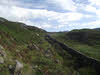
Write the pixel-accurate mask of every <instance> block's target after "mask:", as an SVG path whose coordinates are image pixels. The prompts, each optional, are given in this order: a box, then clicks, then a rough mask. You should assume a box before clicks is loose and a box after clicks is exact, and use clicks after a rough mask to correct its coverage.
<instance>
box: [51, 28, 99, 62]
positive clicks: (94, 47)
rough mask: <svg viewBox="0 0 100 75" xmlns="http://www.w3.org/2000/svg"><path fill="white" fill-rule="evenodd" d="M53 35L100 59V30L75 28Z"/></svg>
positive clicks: (74, 47) (70, 45)
mask: <svg viewBox="0 0 100 75" xmlns="http://www.w3.org/2000/svg"><path fill="white" fill-rule="evenodd" d="M52 36H53V37H55V38H56V39H58V40H59V41H61V42H63V43H65V44H67V45H68V46H69V47H72V48H73V49H76V50H78V51H80V52H82V53H84V54H86V55H87V56H90V57H93V58H95V59H98V60H100V31H97V30H89V29H83V30H73V31H70V32H68V33H63V34H57V35H56V34H55V35H52Z"/></svg>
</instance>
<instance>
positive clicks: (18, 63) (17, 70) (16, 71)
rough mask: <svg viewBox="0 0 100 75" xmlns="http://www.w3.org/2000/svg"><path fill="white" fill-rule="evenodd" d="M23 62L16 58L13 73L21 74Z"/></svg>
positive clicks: (15, 74)
mask: <svg viewBox="0 0 100 75" xmlns="http://www.w3.org/2000/svg"><path fill="white" fill-rule="evenodd" d="M22 69H23V64H22V63H20V62H19V61H18V60H16V68H15V72H14V75H22Z"/></svg>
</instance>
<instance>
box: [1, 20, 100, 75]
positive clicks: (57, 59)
mask: <svg viewBox="0 0 100 75" xmlns="http://www.w3.org/2000/svg"><path fill="white" fill-rule="evenodd" d="M83 31H86V32H87V31H89V30H83ZM74 32H75V33H78V32H80V31H72V32H69V33H67V32H64V33H62V32H61V33H55V34H52V36H53V37H55V38H57V40H59V41H61V42H64V43H66V44H68V45H69V46H71V47H73V48H75V49H77V50H79V51H81V52H83V53H86V54H87V55H91V56H93V57H95V58H97V59H99V49H100V46H99V45H100V42H99V38H100V37H98V36H99V35H100V34H99V32H98V31H95V30H94V31H93V30H90V31H89V34H90V33H91V34H90V35H93V36H94V37H93V36H89V38H91V37H92V38H91V39H88V38H87V35H86V36H85V39H84V38H83V39H78V38H79V37H81V36H79V37H78V38H77V36H78V35H79V34H77V36H76V38H75V39H74V38H73V36H72V35H73V33H74ZM47 34H48V33H47V32H46V31H44V30H42V29H39V28H36V27H31V26H27V25H25V24H23V23H18V22H10V21H8V20H5V19H3V18H0V75H97V74H96V71H95V69H94V68H93V67H92V66H84V67H78V63H75V61H76V58H74V57H73V56H71V55H70V54H69V53H67V52H66V51H64V50H63V49H62V48H61V47H60V46H59V45H58V44H57V43H54V42H53V43H50V42H48V41H47V40H46V38H45V36H46V35H47ZM82 34H83V33H82ZM84 35H85V34H84ZM86 39H88V40H87V41H86ZM49 41H51V40H49ZM51 42H52V41H51ZM74 44H75V46H77V47H74ZM78 45H79V46H78ZM85 48H86V49H87V50H86V49H85ZM92 48H93V49H95V51H93V50H91V51H90V49H92ZM86 51H87V52H86ZM95 53H96V54H95ZM97 53H98V54H97ZM93 54H95V55H97V56H95V55H93ZM16 60H17V62H18V64H17V63H16ZM80 62H81V61H80ZM19 64H20V65H19ZM21 65H23V67H22V68H18V67H19V66H21Z"/></svg>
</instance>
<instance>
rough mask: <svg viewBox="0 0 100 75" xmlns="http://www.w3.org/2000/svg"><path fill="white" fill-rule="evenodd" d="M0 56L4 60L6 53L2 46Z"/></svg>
mask: <svg viewBox="0 0 100 75" xmlns="http://www.w3.org/2000/svg"><path fill="white" fill-rule="evenodd" d="M0 56H1V57H4V58H6V52H5V50H4V48H3V46H1V45H0Z"/></svg>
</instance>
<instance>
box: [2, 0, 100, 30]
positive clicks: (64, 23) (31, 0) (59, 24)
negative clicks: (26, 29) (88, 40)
mask: <svg viewBox="0 0 100 75" xmlns="http://www.w3.org/2000/svg"><path fill="white" fill-rule="evenodd" d="M0 17H4V18H6V19H8V20H11V21H18V22H23V23H26V24H28V25H31V26H36V27H39V28H42V29H45V30H47V31H65V30H72V29H81V28H98V27H100V0H0Z"/></svg>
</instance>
